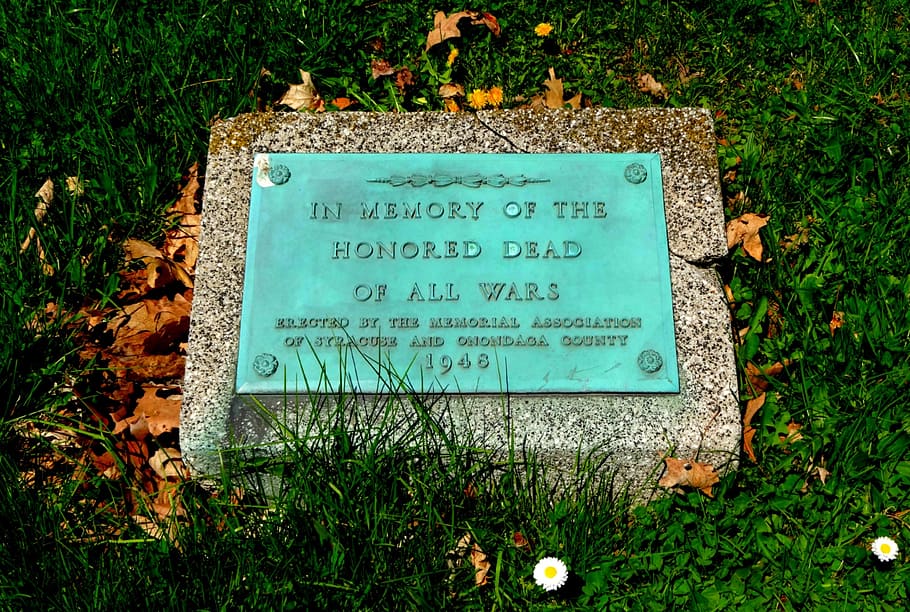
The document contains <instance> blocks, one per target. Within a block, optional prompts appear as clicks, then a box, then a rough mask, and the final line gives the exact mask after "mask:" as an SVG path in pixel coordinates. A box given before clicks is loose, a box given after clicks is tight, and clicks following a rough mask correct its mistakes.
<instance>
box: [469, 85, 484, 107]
mask: <svg viewBox="0 0 910 612" xmlns="http://www.w3.org/2000/svg"><path fill="white" fill-rule="evenodd" d="M468 104H470V105H471V108H473V109H475V110H480V109H482V108H483V107H484V106H486V104H487V94H486V92H485V91H484V90H482V89H475V90H474V91H472V92H471V93H470V94H468Z"/></svg>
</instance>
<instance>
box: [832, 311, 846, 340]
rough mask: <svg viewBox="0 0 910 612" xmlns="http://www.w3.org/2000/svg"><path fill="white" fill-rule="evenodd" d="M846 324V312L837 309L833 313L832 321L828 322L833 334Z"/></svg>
mask: <svg viewBox="0 0 910 612" xmlns="http://www.w3.org/2000/svg"><path fill="white" fill-rule="evenodd" d="M843 324H844V313H843V311H841V310H835V311H834V312H832V313H831V322H830V323H828V329H830V330H831V334H832V335H834V330H836V329H838V328H839V327H841V326H842V325H843Z"/></svg>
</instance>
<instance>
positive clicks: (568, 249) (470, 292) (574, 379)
mask: <svg viewBox="0 0 910 612" xmlns="http://www.w3.org/2000/svg"><path fill="white" fill-rule="evenodd" d="M660 161H661V160H660V156H659V155H658V154H655V153H585V154H570V153H560V154H545V153H540V154H496V155H491V154H482V153H472V154H398V153H385V154H367V153H308V154H299V153H270V154H259V155H257V156H256V157H255V160H254V163H253V168H252V169H251V170H252V171H251V178H252V181H251V183H252V188H251V198H250V214H249V232H248V236H247V245H246V258H247V259H246V267H245V277H244V284H243V301H242V314H241V321H240V342H239V350H238V359H237V375H236V386H235V392H236V393H238V394H282V393H284V392H303V391H306V390H307V389H310V390H316V389H317V386H318V387H319V389H320V390H324V389H325V388H326V385H328V386H329V387H330V388H332V389H337V388H338V387H339V386H342V387H344V388H345V389H348V390H355V389H356V390H358V391H360V392H367V393H369V392H382V391H383V390H385V388H386V387H387V386H388V384H389V381H390V380H401V381H406V382H407V384H408V385H409V386H410V387H412V388H415V389H417V390H420V391H434V390H435V391H447V392H458V393H500V392H503V391H509V392H516V393H587V392H592V393H677V392H679V375H678V370H677V354H676V338H675V335H674V326H673V310H672V308H673V307H672V301H671V287H670V264H669V255H668V246H667V228H666V221H665V217H664V202H663V180H662V175H661V163H660Z"/></svg>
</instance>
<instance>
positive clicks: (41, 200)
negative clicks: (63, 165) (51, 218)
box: [19, 179, 54, 276]
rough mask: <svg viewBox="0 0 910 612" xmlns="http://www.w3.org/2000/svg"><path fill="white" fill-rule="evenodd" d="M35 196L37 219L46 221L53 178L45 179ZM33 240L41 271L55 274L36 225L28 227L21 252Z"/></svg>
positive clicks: (45, 273)
mask: <svg viewBox="0 0 910 612" xmlns="http://www.w3.org/2000/svg"><path fill="white" fill-rule="evenodd" d="M35 198H37V200H38V202H37V203H36V204H35V220H36V221H37V222H38V223H44V217H45V216H46V215H47V211H48V209H49V208H50V205H51V201H52V200H53V199H54V181H52V180H51V179H47V180H46V181H44V184H43V185H41V188H40V189H38V191H37V192H36V193H35ZM32 240H34V241H35V250H36V251H37V252H38V261H40V262H41V271H42V272H43V273H44V275H45V276H53V275H54V267H53V266H52V265H51V264H50V263H48V261H47V256H46V254H45V252H44V247H43V246H42V245H41V239H40V238H38V230H36V229H35V228H34V227H30V228H28V235H27V236H26V237H25V240H23V241H22V244H21V245H19V252H20V253H24V252H25V251H26V250H27V249H28V247H29V246H30V245H31V243H32Z"/></svg>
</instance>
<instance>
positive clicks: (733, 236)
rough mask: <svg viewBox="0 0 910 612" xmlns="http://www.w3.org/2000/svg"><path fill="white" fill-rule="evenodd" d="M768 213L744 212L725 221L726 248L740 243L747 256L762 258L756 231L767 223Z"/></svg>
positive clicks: (759, 259) (760, 245) (761, 249)
mask: <svg viewBox="0 0 910 612" xmlns="http://www.w3.org/2000/svg"><path fill="white" fill-rule="evenodd" d="M768 219H769V216H768V215H764V214H755V213H746V214H744V215H742V216H740V217H737V218H736V219H733V220H732V221H729V222H728V223H727V248H728V249H732V248H734V247H736V246H737V245H740V244H741V245H742V247H743V250H744V251H746V254H747V255H749V257H752V258H753V259H755V260H757V261H761V260H762V252H763V247H762V243H761V237H760V236H759V235H758V231H759V230H760V229H761V228H763V227H764V226H766V225H768Z"/></svg>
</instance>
